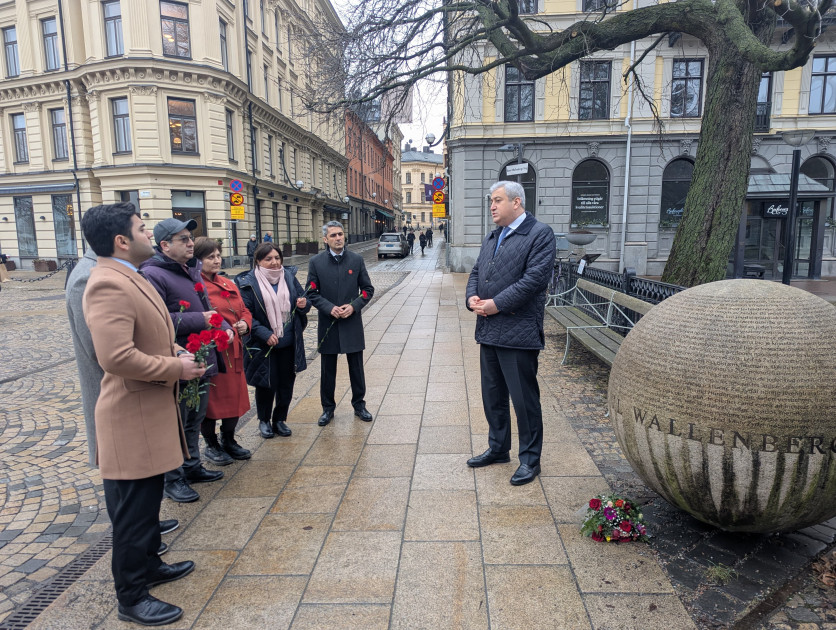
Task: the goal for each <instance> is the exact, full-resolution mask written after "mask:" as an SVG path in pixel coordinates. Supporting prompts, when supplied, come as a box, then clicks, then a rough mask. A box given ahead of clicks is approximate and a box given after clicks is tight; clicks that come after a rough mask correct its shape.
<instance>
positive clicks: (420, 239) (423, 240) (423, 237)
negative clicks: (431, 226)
mask: <svg viewBox="0 0 836 630" xmlns="http://www.w3.org/2000/svg"><path fill="white" fill-rule="evenodd" d="M418 244H419V245H420V246H421V255H422V256H423V255H424V248H425V247H426V246H427V236H426V235H425V234H424V233H423V232H421V234H420V235H419V236H418Z"/></svg>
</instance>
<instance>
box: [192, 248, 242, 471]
mask: <svg viewBox="0 0 836 630" xmlns="http://www.w3.org/2000/svg"><path fill="white" fill-rule="evenodd" d="M194 257H195V258H196V259H198V260H199V261H200V262H201V263H202V264H203V268H202V269H201V272H200V274H201V276H202V277H203V280H204V282H203V284H204V286H205V287H206V294H207V296H208V298H209V306H211V307H212V310H214V311H215V312H216V313H219V314H220V315H221V316H222V317H223V318H224V320H225V321H226V323H227V324H229V325H230V326H231V327H232V330H233V331H235V336H234V337H233V339H232V343H230V344H229V347H228V348H227V349H226V351H224V355H223V356H224V363H225V364H226V372H225V373H219V374H216V375H215V376H214V377H212V379H211V380H210V381H209V383H210V386H211V388H212V389H211V391H210V394H209V403H208V406H207V408H206V418H205V419H204V420H203V422H201V424H200V432H201V434H202V435H203V440H204V441H205V442H206V449H205V450H204V451H203V454H204V456H205V457H206V459H208V460H209V461H210V462H212V463H213V464H215V465H216V466H227V465H228V464H231V463H232V460H233V459H250V457H251V456H252V453H250V451H249V450H247V449H246V448H244V447H242V446H241V445H240V444H238V442H236V441H235V427H237V426H238V420H239V418H240V417H241V416H243V415H244V414H245V413H247V412H248V411H249V410H250V393H249V391H248V390H247V380H246V379H245V378H244V343H243V338H244V336H246V335H248V334H249V332H250V328H252V321H253V318H252V315H250V311H248V310H247V307H246V306H245V305H244V301H243V300H242V299H241V294H240V293H239V292H238V287H237V286H236V285H235V283H234V282H233V281H232V280H230V279H229V278H226V277H225V276H222V275H220V273H218V272H219V271H220V270H221V263H222V261H223V255H222V251H221V246H220V244H219V243H218V241H216V240H215V239H213V238H208V237H206V236H201V237H199V238H198V239H197V240H196V241H195V243H194ZM218 420H220V421H221V439H220V442H219V441H218V436H217V434H216V433H215V424H216V423H217V421H218Z"/></svg>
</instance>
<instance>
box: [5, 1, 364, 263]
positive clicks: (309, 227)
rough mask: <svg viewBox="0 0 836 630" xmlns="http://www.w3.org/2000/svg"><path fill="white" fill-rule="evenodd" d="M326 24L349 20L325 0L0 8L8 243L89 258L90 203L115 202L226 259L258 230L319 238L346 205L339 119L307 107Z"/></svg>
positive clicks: (17, 255) (45, 255)
mask: <svg viewBox="0 0 836 630" xmlns="http://www.w3.org/2000/svg"><path fill="white" fill-rule="evenodd" d="M322 28H342V25H341V23H340V21H339V19H338V17H337V15H336V13H335V12H334V9H333V7H332V6H331V4H330V3H329V1H328V0H305V1H301V2H298V3H297V2H292V1H289V0H288V1H285V0H279V1H276V0H261V1H259V0H234V1H232V0H202V1H199V0H190V1H173V0H171V1H169V0H130V1H128V0H121V1H120V0H103V1H96V2H91V1H87V0H61V1H60V2H59V1H58V0H17V1H16V2H6V3H0V43H2V46H3V51H2V55H0V57H2V59H0V72H2V81H0V251H2V252H3V253H4V254H7V255H9V256H10V257H11V259H12V260H14V261H15V262H16V263H17V265H18V266H19V267H22V268H31V267H32V261H33V259H36V258H41V259H51V260H56V261H61V260H63V259H69V258H73V257H76V256H78V255H81V253H82V250H83V245H82V242H81V241H82V239H81V232H80V229H79V220H80V217H81V216H82V215H83V212H84V211H85V210H86V209H87V208H89V207H91V206H93V205H97V204H100V203H112V202H115V201H119V200H130V201H133V202H134V203H137V204H138V205H139V208H140V211H141V213H142V216H143V217H144V218H145V220H146V222H147V223H148V225H149V226H153V225H154V224H155V223H156V222H157V221H159V220H162V219H164V218H166V217H169V216H172V215H174V216H178V217H189V218H194V219H195V220H196V221H197V222H198V228H197V230H196V233H197V234H206V235H209V236H211V237H215V238H220V239H223V242H224V244H225V252H224V253H225V255H227V256H232V255H235V254H236V253H237V254H239V255H243V254H244V253H245V251H244V250H245V243H246V241H247V239H248V238H249V235H250V234H251V233H257V234H258V235H259V237H262V236H263V234H264V233H265V232H267V231H270V232H272V233H273V239H274V240H275V241H277V242H284V241H291V242H296V241H307V240H317V241H319V240H321V239H319V234H320V232H319V226H320V225H321V224H322V222H323V221H327V220H331V219H335V218H340V217H341V216H342V215H343V213H346V212H348V211H349V208H348V204H346V203H345V202H344V201H343V200H342V199H343V198H344V196H345V195H346V189H347V186H346V183H347V182H346V165H347V160H346V158H345V150H344V130H343V126H344V122H343V120H342V118H336V117H332V118H330V119H328V118H325V117H319V116H315V115H312V114H310V113H309V112H308V111H306V110H305V109H304V107H303V105H302V98H301V96H302V95H304V94H305V91H306V90H307V89H309V79H308V77H309V76H310V73H313V72H316V65H317V64H316V60H315V59H311V58H310V57H309V56H307V55H304V56H303V54H302V51H301V46H302V43H303V42H304V38H305V34H306V33H309V32H314V31H315V30H316V29H322ZM235 180H237V181H240V182H241V191H240V193H241V194H242V195H243V196H244V203H243V206H244V210H243V218H239V219H237V220H233V217H232V216H231V212H230V193H231V192H232V191H231V183H232V182H233V181H235Z"/></svg>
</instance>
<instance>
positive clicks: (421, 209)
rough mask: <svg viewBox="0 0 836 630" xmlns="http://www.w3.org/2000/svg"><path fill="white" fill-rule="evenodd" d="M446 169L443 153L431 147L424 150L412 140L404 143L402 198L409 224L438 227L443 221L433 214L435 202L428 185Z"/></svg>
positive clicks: (406, 220)
mask: <svg viewBox="0 0 836 630" xmlns="http://www.w3.org/2000/svg"><path fill="white" fill-rule="evenodd" d="M443 171H444V156H443V155H441V154H439V153H432V152H431V151H430V150H424V151H421V150H419V149H418V148H416V147H412V146H410V145H409V144H407V145H405V146H404V150H403V152H401V199H402V200H403V211H404V221H405V222H406V225H407V226H411V227H412V228H415V229H418V228H421V229H427V227H428V226H430V225H432V226H433V228H434V229H435V227H436V226H437V225H438V223H439V221H441V219H435V220H433V218H432V216H433V202H432V200H427V197H426V187H427V186H430V185H431V184H432V181H433V178H435V177H436V176H437V175H442V174H443Z"/></svg>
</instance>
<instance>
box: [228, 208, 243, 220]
mask: <svg viewBox="0 0 836 630" xmlns="http://www.w3.org/2000/svg"><path fill="white" fill-rule="evenodd" d="M229 214H230V218H231V219H241V220H243V219H244V206H230V207H229Z"/></svg>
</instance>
